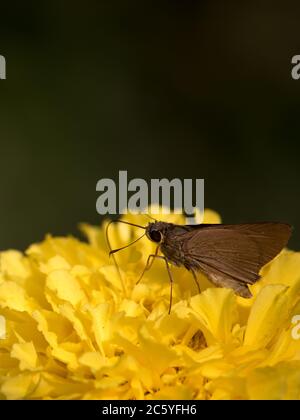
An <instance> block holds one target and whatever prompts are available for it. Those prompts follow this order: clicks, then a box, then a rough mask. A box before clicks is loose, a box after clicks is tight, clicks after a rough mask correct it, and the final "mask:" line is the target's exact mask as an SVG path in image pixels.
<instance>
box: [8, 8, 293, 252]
mask: <svg viewBox="0 0 300 420" xmlns="http://www.w3.org/2000/svg"><path fill="white" fill-rule="evenodd" d="M278 3H279V2H278ZM299 18H300V4H299V2H296V1H286V2H281V4H280V5H276V3H274V1H273V2H271V1H264V2H256V1H251V2H250V1H247V2H241V1H226V2H224V1H204V0H202V1H189V0H184V1H183V0H178V1H160V2H154V1H152V2H151V1H145V2H141V1H110V2H108V1H101V0H97V1H96V0H95V1H86V2H79V1H63V2H61V1H57V0H52V1H39V2H38V1H36V2H31V1H26V2H23V3H21V2H17V1H11V2H9V3H8V2H6V3H3V4H1V15H0V54H2V55H4V56H5V57H6V60H7V80H1V81H0V142H1V143H0V145H1V149H0V150H1V152H0V194H1V206H0V223H1V225H0V226H1V228H0V248H1V249H7V248H20V249H25V248H26V247H27V246H28V245H29V244H30V243H31V242H35V241H39V240H41V239H42V238H43V237H44V235H45V234H46V233H47V232H51V233H53V234H69V233H74V234H76V232H77V224H78V222H81V221H86V222H90V223H99V222H100V219H101V218H100V216H99V215H97V213H96V209H95V203H96V198H97V196H98V194H97V193H96V190H95V186H96V182H97V180H98V179H100V178H103V177H109V178H115V179H117V176H118V171H119V170H120V169H126V170H128V172H129V173H128V175H129V177H130V178H132V177H140V178H145V179H150V178H157V177H158V178H161V177H167V178H173V177H181V178H189V177H193V178H205V199H206V201H205V204H206V206H207V207H210V208H214V209H216V210H218V211H219V212H220V213H221V215H222V217H223V221H224V222H226V223H238V222H243V221H264V220H280V221H287V222H290V223H291V224H293V225H294V228H295V229H294V235H293V239H292V241H291V242H290V245H291V246H292V247H294V248H298V249H299V244H300V222H299V213H300V195H299V153H300V141H299V128H298V125H299V113H300V80H299V81H295V80H293V79H292V78H291V68H292V65H291V58H292V56H293V55H295V54H300V38H299Z"/></svg>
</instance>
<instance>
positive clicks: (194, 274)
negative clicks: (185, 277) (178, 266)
mask: <svg viewBox="0 0 300 420" xmlns="http://www.w3.org/2000/svg"><path fill="white" fill-rule="evenodd" d="M191 273H192V274H193V277H194V280H195V283H196V285H197V287H198V292H199V293H201V289H200V285H199V282H198V279H197V276H196V273H195V271H194V270H191Z"/></svg>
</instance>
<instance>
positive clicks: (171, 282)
mask: <svg viewBox="0 0 300 420" xmlns="http://www.w3.org/2000/svg"><path fill="white" fill-rule="evenodd" d="M158 250H159V246H158V247H157V248H156V251H155V254H150V255H149V257H148V259H147V263H146V266H145V268H144V270H143V272H142V275H141V277H140V278H139V279H138V281H137V283H136V284H138V283H139V282H140V281H141V279H142V277H143V275H144V274H145V272H146V271H147V270H149V269H150V268H151V267H152V264H153V262H154V260H155V258H160V259H161V260H164V261H165V263H166V267H167V271H168V275H169V279H170V304H169V311H168V313H169V315H170V313H171V308H172V300H173V283H174V281H173V276H172V273H171V270H170V266H169V263H168V260H167V258H166V257H164V256H163V255H157V254H158ZM151 259H152V261H151V262H150V260H151Z"/></svg>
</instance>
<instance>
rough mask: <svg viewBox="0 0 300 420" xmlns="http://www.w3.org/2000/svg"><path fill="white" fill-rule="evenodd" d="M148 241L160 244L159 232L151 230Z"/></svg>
mask: <svg viewBox="0 0 300 420" xmlns="http://www.w3.org/2000/svg"><path fill="white" fill-rule="evenodd" d="M149 236H150V239H151V241H153V242H157V243H158V242H160V241H161V232H160V231H159V230H152V231H151V232H150V233H149Z"/></svg>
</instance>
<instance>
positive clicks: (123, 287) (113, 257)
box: [105, 220, 146, 296]
mask: <svg viewBox="0 0 300 420" xmlns="http://www.w3.org/2000/svg"><path fill="white" fill-rule="evenodd" d="M112 223H123V224H125V225H130V226H135V227H138V228H140V229H145V230H146V228H145V227H144V226H140V225H137V224H135V223H130V222H126V221H125V220H110V222H108V224H107V226H106V230H105V236H106V242H107V246H108V248H109V256H112V259H113V262H114V265H115V267H116V270H117V273H118V276H119V278H120V282H121V285H122V289H123V293H124V295H125V296H126V294H127V293H126V288H125V283H124V280H123V277H122V274H121V270H120V267H119V265H118V263H117V260H116V257H115V256H114V254H115V253H116V252H118V251H121V250H122V249H125V248H127V247H128V246H130V245H133V244H134V243H135V242H137V241H138V240H139V239H142V237H143V236H145V234H146V233H144V234H143V235H142V236H140V237H139V238H138V239H136V240H135V241H133V242H132V243H131V244H129V245H126V246H125V247H121V248H118V249H112V247H111V244H110V240H109V236H108V229H109V227H110V225H111V224H112Z"/></svg>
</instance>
